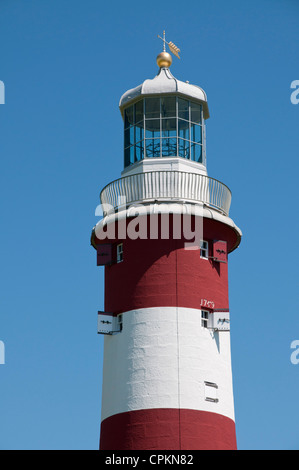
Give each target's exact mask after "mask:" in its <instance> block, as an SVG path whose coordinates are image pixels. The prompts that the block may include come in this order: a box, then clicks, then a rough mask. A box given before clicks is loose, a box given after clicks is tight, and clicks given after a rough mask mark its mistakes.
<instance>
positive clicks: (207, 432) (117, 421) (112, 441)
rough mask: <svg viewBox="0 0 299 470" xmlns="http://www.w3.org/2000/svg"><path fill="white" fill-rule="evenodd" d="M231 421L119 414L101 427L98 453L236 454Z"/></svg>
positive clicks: (192, 414) (167, 413)
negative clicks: (206, 451) (223, 452)
mask: <svg viewBox="0 0 299 470" xmlns="http://www.w3.org/2000/svg"><path fill="white" fill-rule="evenodd" d="M236 448H237V444H236V433H235V423H234V421H233V420H231V419H229V418H227V417H225V416H222V415H219V414H217V413H209V412H207V411H195V410H185V409H181V410H179V409H149V410H138V411H130V412H127V413H120V414H117V415H114V416H111V417H110V418H107V419H105V420H104V421H103V422H102V426H101V439H100V450H236Z"/></svg>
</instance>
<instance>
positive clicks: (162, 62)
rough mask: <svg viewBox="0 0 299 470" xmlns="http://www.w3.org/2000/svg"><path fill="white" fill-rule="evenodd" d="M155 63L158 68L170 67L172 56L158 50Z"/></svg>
mask: <svg viewBox="0 0 299 470" xmlns="http://www.w3.org/2000/svg"><path fill="white" fill-rule="evenodd" d="M157 64H158V66H159V67H160V68H162V67H167V68H168V67H170V66H171V64H172V57H171V55H170V54H168V52H160V54H159V55H158V56H157Z"/></svg>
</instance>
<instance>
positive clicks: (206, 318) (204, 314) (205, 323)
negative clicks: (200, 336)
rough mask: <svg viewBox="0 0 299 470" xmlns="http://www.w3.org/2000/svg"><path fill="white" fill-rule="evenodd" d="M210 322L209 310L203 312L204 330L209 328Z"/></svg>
mask: <svg viewBox="0 0 299 470" xmlns="http://www.w3.org/2000/svg"><path fill="white" fill-rule="evenodd" d="M208 321H209V312H208V311H207V310H202V311H201V326H202V327H203V328H208Z"/></svg>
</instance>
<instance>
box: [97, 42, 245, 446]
mask: <svg viewBox="0 0 299 470" xmlns="http://www.w3.org/2000/svg"><path fill="white" fill-rule="evenodd" d="M157 63H158V66H159V72H158V74H157V76H156V77H155V78H154V79H152V80H145V82H143V83H142V84H141V85H140V86H138V87H136V88H134V89H132V90H129V91H127V92H126V93H125V94H124V95H123V96H122V97H121V100H120V110H121V113H122V116H123V119H124V126H125V130H124V156H125V157H124V162H125V164H124V170H123V172H122V177H121V178H120V179H118V180H116V181H113V182H112V183H110V184H108V185H107V186H106V187H105V188H104V189H103V190H102V192H101V203H102V206H103V219H102V220H101V221H100V222H99V223H98V224H97V225H96V226H95V228H94V229H93V232H92V237H91V242H92V245H93V246H94V247H95V248H96V250H97V260H98V265H105V311H104V312H99V316H98V332H99V333H103V334H105V335H106V336H105V339H104V367H103V392H102V423H101V436H100V449H102V450H170V449H173V450H183V449H184V450H187V449H188V450H191V449H235V448H236V434H235V421H234V403H233V388H232V371H231V355H230V316H229V300H228V264H227V254H228V253H230V252H232V251H233V250H234V249H235V248H236V247H237V246H238V245H239V243H240V240H241V231H240V229H239V228H238V227H237V226H236V225H235V224H234V222H233V221H232V219H231V218H229V215H228V214H229V207H230V201H231V193H230V190H229V189H228V188H227V186H225V185H224V184H222V183H220V182H219V181H217V180H215V179H213V178H210V177H208V176H207V170H206V150H205V120H206V119H207V118H208V117H209V110H208V104H207V97H206V94H205V92H204V91H203V90H202V89H201V88H199V87H198V86H195V85H191V84H189V83H188V82H182V81H179V80H177V79H176V78H174V76H173V75H172V74H171V72H170V70H169V67H170V65H171V56H170V55H169V54H168V53H166V52H165V51H164V52H163V53H161V54H159V55H158V58H157ZM167 221H168V223H167ZM190 224H191V225H190ZM190 234H191V235H193V237H194V240H193V242H194V243H193V245H192V244H191V246H190V241H192V240H191V236H190Z"/></svg>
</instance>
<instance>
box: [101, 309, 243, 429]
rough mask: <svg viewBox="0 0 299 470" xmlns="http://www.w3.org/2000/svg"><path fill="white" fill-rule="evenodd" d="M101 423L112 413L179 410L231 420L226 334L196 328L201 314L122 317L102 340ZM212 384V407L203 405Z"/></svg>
mask: <svg viewBox="0 0 299 470" xmlns="http://www.w3.org/2000/svg"><path fill="white" fill-rule="evenodd" d="M104 349H105V350H104V369H103V395H102V420H104V419H105V418H107V417H109V416H112V415H114V414H117V413H122V412H126V411H133V410H145V409H153V408H176V409H177V408H183V409H192V410H203V411H210V412H213V413H219V414H221V415H224V416H226V417H229V418H231V419H233V420H234V404H233V389H232V372H231V355H230V333H229V331H216V332H215V331H213V330H210V329H207V328H204V327H202V326H201V311H200V310H197V309H190V308H177V307H159V308H144V309H138V310H132V311H129V312H125V313H123V329H122V331H121V332H120V333H119V334H116V335H113V336H107V337H105V343H104ZM205 382H210V383H214V384H217V386H218V389H217V398H218V400H219V401H218V402H211V401H207V400H206V399H205V393H206V390H205V388H206V386H205Z"/></svg>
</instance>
